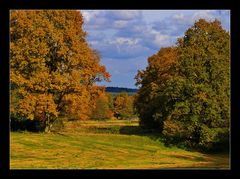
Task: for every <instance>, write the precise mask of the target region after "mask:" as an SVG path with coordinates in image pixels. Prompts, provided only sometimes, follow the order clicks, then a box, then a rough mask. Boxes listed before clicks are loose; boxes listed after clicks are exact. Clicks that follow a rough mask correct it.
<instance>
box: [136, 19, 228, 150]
mask: <svg viewBox="0 0 240 179" xmlns="http://www.w3.org/2000/svg"><path fill="white" fill-rule="evenodd" d="M136 80H137V83H136V85H138V86H139V87H140V88H139V90H138V93H137V94H136V98H135V101H134V105H135V108H136V110H137V113H138V115H139V118H140V125H141V126H142V127H143V128H151V129H156V130H158V131H159V133H161V134H162V135H163V136H164V138H165V139H166V142H167V143H168V144H177V145H179V146H183V147H188V148H189V147H190V148H196V149H201V150H221V149H228V147H229V130H230V129H229V123H230V34H229V32H227V31H226V30H224V29H223V28H222V26H221V23H220V22H219V21H218V20H215V21H211V22H208V21H206V20H204V19H200V20H198V21H197V22H195V23H194V25H193V26H192V27H190V28H189V29H187V31H186V32H185V35H184V37H182V38H179V39H178V42H177V43H176V45H174V46H171V47H166V48H161V49H160V50H159V52H157V53H156V54H154V55H153V56H151V57H149V58H148V66H147V67H146V69H145V70H141V71H138V74H137V75H136Z"/></svg>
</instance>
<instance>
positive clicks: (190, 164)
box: [10, 120, 229, 169]
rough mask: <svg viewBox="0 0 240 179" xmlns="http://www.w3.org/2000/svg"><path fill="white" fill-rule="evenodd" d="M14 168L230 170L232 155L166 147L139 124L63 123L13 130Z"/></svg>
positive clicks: (11, 160) (12, 165) (12, 167)
mask: <svg viewBox="0 0 240 179" xmlns="http://www.w3.org/2000/svg"><path fill="white" fill-rule="evenodd" d="M10 149H11V150H10V168H11V169H23V168H24V169H26V168H27V169H28V168H29V169H34V168H42V169H45V168H47V169H165V168H177V169H181V168H206V169H215V168H218V169H223V168H224V169H228V168H229V156H228V154H203V153H200V152H192V151H191V152H190V151H185V150H183V149H179V148H177V147H166V146H164V144H163V142H161V137H157V136H156V135H151V134H149V133H144V132H142V131H141V129H140V128H139V127H138V121H137V120H133V121H128V120H110V121H107V122H104V121H81V122H80V121H78V122H75V121H71V122H65V128H64V130H62V131H60V132H58V133H30V132H11V135H10Z"/></svg>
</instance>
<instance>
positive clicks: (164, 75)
mask: <svg viewBox="0 0 240 179" xmlns="http://www.w3.org/2000/svg"><path fill="white" fill-rule="evenodd" d="M176 59H177V49H176V47H168V48H161V49H160V51H159V52H158V53H157V54H154V55H153V56H151V57H149V58H148V66H147V68H146V69H145V70H142V71H138V74H137V76H136V77H135V78H136V80H137V83H136V85H139V86H140V89H139V90H138V93H137V94H136V97H135V100H134V106H135V107H136V110H137V113H138V115H139V117H140V126H142V127H144V128H157V129H160V131H162V128H163V121H164V119H165V118H166V115H167V111H166V110H167V109H166V102H167V101H166V97H165V96H164V94H163V93H162V92H163V91H164V89H165V88H166V83H167V81H168V80H169V79H170V77H171V76H172V75H173V73H174V72H171V71H170V70H172V69H171V68H172V64H173V63H174V62H175V61H176Z"/></svg>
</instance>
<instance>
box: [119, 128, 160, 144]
mask: <svg viewBox="0 0 240 179" xmlns="http://www.w3.org/2000/svg"><path fill="white" fill-rule="evenodd" d="M119 133H120V134H125V135H139V136H146V137H149V138H150V139H152V140H155V141H159V140H160V141H163V137H162V135H161V134H160V133H159V132H158V131H157V130H151V129H143V128H141V127H140V126H122V127H120V129H119Z"/></svg>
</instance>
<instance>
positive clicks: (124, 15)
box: [107, 10, 142, 20]
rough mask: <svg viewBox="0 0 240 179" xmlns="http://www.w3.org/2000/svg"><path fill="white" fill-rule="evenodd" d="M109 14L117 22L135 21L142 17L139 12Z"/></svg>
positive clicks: (112, 12)
mask: <svg viewBox="0 0 240 179" xmlns="http://www.w3.org/2000/svg"><path fill="white" fill-rule="evenodd" d="M107 13H108V15H110V16H111V18H113V19H116V20H134V19H136V18H140V17H141V15H142V12H141V11H139V10H110V11H107Z"/></svg>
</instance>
